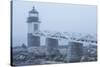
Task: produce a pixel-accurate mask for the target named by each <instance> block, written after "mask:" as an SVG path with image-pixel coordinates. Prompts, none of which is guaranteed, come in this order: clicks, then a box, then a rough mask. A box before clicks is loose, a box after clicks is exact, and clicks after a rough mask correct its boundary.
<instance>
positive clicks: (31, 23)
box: [27, 7, 40, 47]
mask: <svg viewBox="0 0 100 67" xmlns="http://www.w3.org/2000/svg"><path fill="white" fill-rule="evenodd" d="M27 23H28V38H27V39H28V46H29V47H35V46H36V47H37V46H40V37H39V36H35V35H33V34H34V33H35V32H38V31H39V26H40V22H39V13H38V11H37V10H36V9H35V7H33V9H32V10H31V11H29V17H28V19H27Z"/></svg>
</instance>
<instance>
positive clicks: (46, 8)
mask: <svg viewBox="0 0 100 67" xmlns="http://www.w3.org/2000/svg"><path fill="white" fill-rule="evenodd" d="M33 6H35V8H36V10H37V11H38V12H39V19H40V21H41V24H40V30H49V31H61V32H76V33H83V34H84V33H89V34H96V32H97V31H96V29H97V26H96V25H97V14H96V12H97V10H96V9H97V7H96V6H93V5H92V6H90V5H75V4H57V3H43V2H31V1H14V2H13V44H14V45H21V44H22V43H25V44H27V32H28V31H27V17H28V12H29V11H30V10H31V9H32V7H33Z"/></svg>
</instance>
